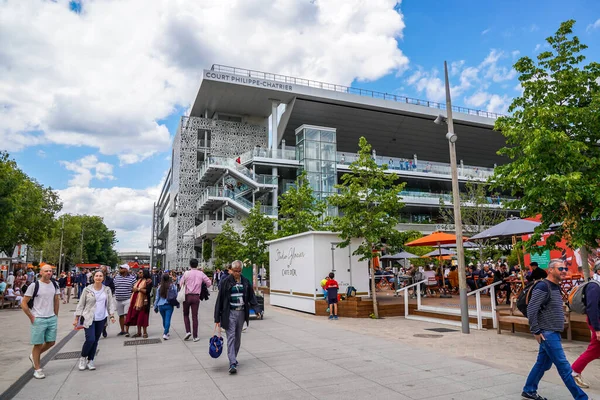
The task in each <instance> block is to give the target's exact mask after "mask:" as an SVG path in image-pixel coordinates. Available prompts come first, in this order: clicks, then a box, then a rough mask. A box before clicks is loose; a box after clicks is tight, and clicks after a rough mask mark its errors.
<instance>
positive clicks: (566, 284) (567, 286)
mask: <svg viewBox="0 0 600 400" xmlns="http://www.w3.org/2000/svg"><path fill="white" fill-rule="evenodd" d="M580 279H581V275H579V274H572V275H567V277H566V278H565V279H563V280H562V282H561V283H560V292H561V294H562V297H563V300H564V301H567V300H568V299H569V292H570V291H571V290H572V289H573V288H574V287H575V286H577V285H579V281H580Z"/></svg>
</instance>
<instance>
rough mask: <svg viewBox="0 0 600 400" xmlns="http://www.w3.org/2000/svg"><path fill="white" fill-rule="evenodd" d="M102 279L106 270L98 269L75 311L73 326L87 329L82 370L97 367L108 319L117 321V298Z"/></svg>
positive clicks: (80, 364) (82, 354)
mask: <svg viewBox="0 0 600 400" xmlns="http://www.w3.org/2000/svg"><path fill="white" fill-rule="evenodd" d="M102 281H104V272H102V271H101V270H99V271H96V272H95V273H94V283H93V284H91V285H89V286H86V287H85V289H83V292H82V293H81V297H80V300H79V303H78V304H77V310H76V311H75V321H74V322H73V326H74V327H77V326H78V325H83V327H84V329H85V342H84V343H83V347H82V349H81V358H80V359H79V370H80V371H83V370H85V368H86V367H87V368H88V369H89V370H95V369H96V366H95V365H94V358H95V356H96V350H97V349H98V341H99V340H100V335H102V330H103V329H104V325H105V324H106V320H107V318H108V317H109V316H110V322H112V323H113V324H114V323H115V315H114V314H115V310H116V308H117V307H116V304H115V300H114V298H113V295H112V292H111V291H110V288H108V287H107V286H104V285H103V284H102Z"/></svg>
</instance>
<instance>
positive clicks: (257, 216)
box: [242, 202, 274, 267]
mask: <svg viewBox="0 0 600 400" xmlns="http://www.w3.org/2000/svg"><path fill="white" fill-rule="evenodd" d="M260 206H261V204H260V202H256V204H255V205H254V207H252V210H250V214H249V215H248V218H246V219H244V220H243V221H242V226H243V227H244V230H243V231H242V242H243V243H244V258H243V259H242V260H248V261H249V262H250V263H251V264H256V265H259V266H260V265H264V266H265V267H267V266H268V265H269V251H268V245H267V244H266V243H265V242H266V241H268V240H270V239H273V238H274V234H273V228H274V224H273V220H272V219H271V218H269V217H268V216H266V215H265V214H263V213H262V212H261V211H260Z"/></svg>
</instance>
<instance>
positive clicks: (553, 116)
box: [492, 20, 600, 278]
mask: <svg viewBox="0 0 600 400" xmlns="http://www.w3.org/2000/svg"><path fill="white" fill-rule="evenodd" d="M574 23H575V21H573V20H569V21H566V22H563V23H562V24H561V25H560V28H559V29H558V30H557V32H556V33H555V34H554V36H551V37H548V38H547V39H546V41H547V42H548V44H549V45H550V50H548V51H544V52H542V53H540V54H539V55H538V56H537V62H536V61H534V60H532V59H531V58H529V57H522V58H521V59H519V60H518V61H517V63H516V64H515V65H514V68H515V69H516V71H517V72H518V73H519V81H520V82H521V86H522V88H523V94H522V95H521V96H520V97H517V98H515V99H514V101H513V102H512V104H511V105H510V107H509V109H508V111H509V112H510V113H511V114H512V115H510V116H505V117H501V118H499V119H498V120H497V121H496V126H495V129H497V130H499V131H501V132H502V134H503V135H504V136H505V137H506V142H507V146H506V147H504V148H502V149H501V150H500V151H499V154H501V155H504V156H506V157H508V158H509V159H510V160H511V162H510V163H508V164H505V165H502V166H500V167H498V168H496V171H495V174H494V176H493V178H492V179H493V181H494V184H495V186H496V187H499V188H502V189H504V190H511V191H512V193H513V194H515V195H519V196H520V197H519V198H518V199H517V200H515V201H512V202H511V203H510V204H509V205H510V207H511V208H513V209H520V210H522V212H521V214H522V215H524V216H526V217H530V216H535V215H538V214H540V215H541V222H542V224H541V225H540V226H539V227H538V228H537V229H536V232H535V234H534V235H532V237H531V239H530V240H529V241H528V242H527V243H526V247H527V248H528V250H530V251H541V250H542V249H541V248H538V247H537V246H536V242H537V241H538V240H539V239H540V238H541V234H542V233H543V232H545V231H546V230H548V228H549V227H550V225H551V224H552V223H556V222H562V226H561V227H560V228H558V229H557V230H556V231H555V232H554V233H553V234H552V235H550V236H549V237H548V238H547V239H546V245H545V246H544V248H553V247H555V245H556V243H557V242H558V241H560V240H561V239H566V241H567V243H568V245H569V246H570V247H572V248H576V247H582V248H583V249H587V248H588V247H590V246H594V247H595V246H596V245H597V244H596V243H597V242H596V240H597V239H598V238H599V237H600V223H598V218H599V217H600V174H599V173H598V171H600V146H598V143H599V142H600V118H598V116H599V115H600V84H599V83H600V64H599V63H597V62H591V63H589V64H587V65H583V62H584V60H585V57H584V56H583V55H582V54H581V52H582V51H583V50H585V49H586V48H587V46H586V45H584V44H582V43H580V41H579V38H578V37H577V36H574V35H573V25H574ZM583 271H584V274H585V276H586V278H587V276H588V274H589V271H588V268H584V269H583Z"/></svg>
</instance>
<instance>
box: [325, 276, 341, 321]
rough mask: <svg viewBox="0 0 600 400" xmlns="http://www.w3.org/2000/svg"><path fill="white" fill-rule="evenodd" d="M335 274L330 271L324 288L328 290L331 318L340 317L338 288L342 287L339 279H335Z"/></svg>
mask: <svg viewBox="0 0 600 400" xmlns="http://www.w3.org/2000/svg"><path fill="white" fill-rule="evenodd" d="M334 277H335V274H334V273H333V272H330V273H329V279H328V280H327V282H326V283H325V287H324V289H325V290H327V303H328V304H329V319H338V315H337V314H338V305H337V303H338V290H339V289H340V287H339V285H338V283H337V281H336V280H335V279H333V278H334Z"/></svg>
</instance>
